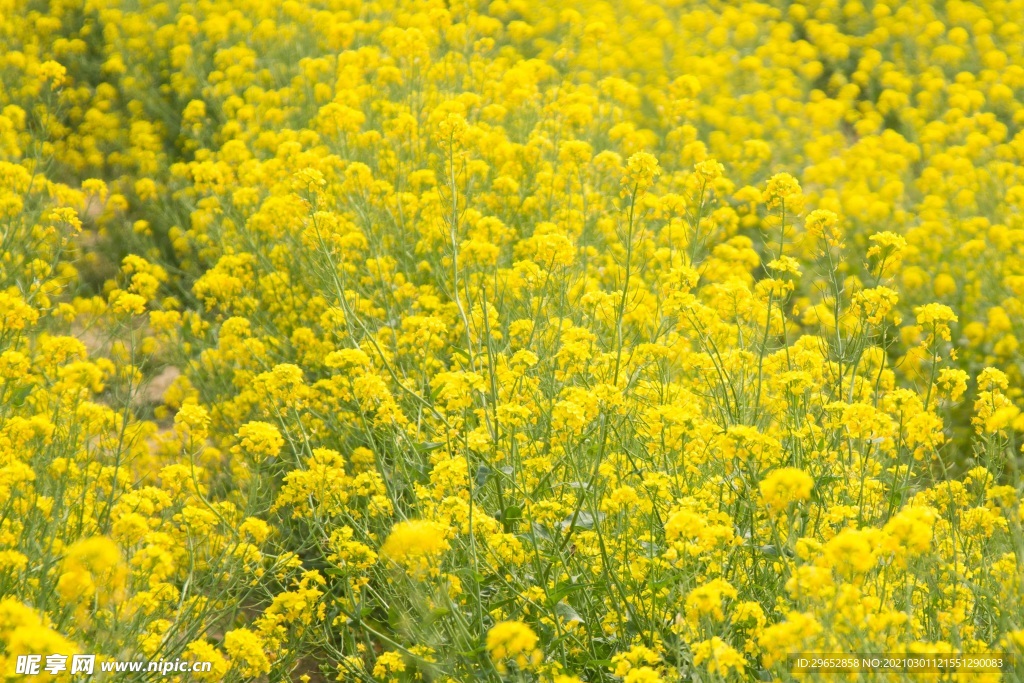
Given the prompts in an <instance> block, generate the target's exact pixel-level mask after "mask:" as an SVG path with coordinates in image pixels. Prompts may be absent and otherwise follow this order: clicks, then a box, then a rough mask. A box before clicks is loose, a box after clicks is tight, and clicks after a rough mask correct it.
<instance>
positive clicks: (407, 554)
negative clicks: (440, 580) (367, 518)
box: [380, 519, 450, 574]
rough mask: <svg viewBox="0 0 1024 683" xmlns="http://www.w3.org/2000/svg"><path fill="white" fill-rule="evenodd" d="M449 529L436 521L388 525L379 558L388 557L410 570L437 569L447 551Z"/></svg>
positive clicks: (417, 571)
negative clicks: (388, 529)
mask: <svg viewBox="0 0 1024 683" xmlns="http://www.w3.org/2000/svg"><path fill="white" fill-rule="evenodd" d="M447 534H448V529H447V528H446V527H444V526H442V525H441V524H438V523H437V522H431V521H427V520H418V519H417V520H409V521H407V522H399V523H398V524H396V525H395V526H393V527H392V528H391V533H390V534H388V537H387V540H385V541H384V544H383V545H381V547H380V555H381V557H382V558H384V559H387V560H391V561H393V562H395V563H396V564H398V565H400V566H402V567H404V568H405V569H407V570H408V571H409V572H411V573H414V574H415V573H422V572H425V571H428V570H429V571H431V572H436V571H437V569H438V565H439V563H440V560H441V557H442V556H443V555H444V553H445V551H447V550H448V548H449V547H450V546H449V543H448V538H447Z"/></svg>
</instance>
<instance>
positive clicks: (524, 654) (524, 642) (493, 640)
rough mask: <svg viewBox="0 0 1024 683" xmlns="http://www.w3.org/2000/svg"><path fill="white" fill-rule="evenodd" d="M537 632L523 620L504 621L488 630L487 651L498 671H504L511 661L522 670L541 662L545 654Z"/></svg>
mask: <svg viewBox="0 0 1024 683" xmlns="http://www.w3.org/2000/svg"><path fill="white" fill-rule="evenodd" d="M537 640H538V638H537V634H536V633H534V632H533V629H531V628H530V627H529V626H527V625H526V624H524V623H523V622H521V621H503V622H500V623H497V624H495V625H494V626H492V627H491V628H490V630H488V631H487V651H488V652H489V653H490V655H491V661H493V662H494V665H495V667H496V668H497V669H498V671H501V672H504V671H505V670H506V667H507V664H508V663H509V662H515V664H516V666H517V667H519V668H520V669H522V670H529V669H532V668H534V667H536V666H537V665H538V664H540V662H541V660H542V659H543V657H544V655H543V653H542V652H541V651H540V649H539V648H538V647H537Z"/></svg>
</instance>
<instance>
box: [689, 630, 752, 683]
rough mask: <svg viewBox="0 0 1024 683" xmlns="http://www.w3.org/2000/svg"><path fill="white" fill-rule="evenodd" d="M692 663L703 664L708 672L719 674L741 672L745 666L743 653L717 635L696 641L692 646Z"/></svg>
mask: <svg viewBox="0 0 1024 683" xmlns="http://www.w3.org/2000/svg"><path fill="white" fill-rule="evenodd" d="M693 663H694V664H696V665H697V666H700V665H702V664H703V665H705V666H706V667H707V670H708V672H709V673H711V674H719V675H721V676H729V675H730V674H732V673H738V674H739V673H743V670H744V669H745V668H746V666H747V660H746V659H744V658H743V655H741V654H740V653H739V652H738V651H737V650H736V649H735V648H733V647H732V646H731V645H729V644H728V643H726V642H725V641H724V640H722V639H721V638H719V637H718V636H714V637H713V638H711V639H710V640H704V641H701V642H699V643H697V645H696V646H695V647H694V648H693Z"/></svg>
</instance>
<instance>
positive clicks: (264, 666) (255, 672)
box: [224, 628, 270, 678]
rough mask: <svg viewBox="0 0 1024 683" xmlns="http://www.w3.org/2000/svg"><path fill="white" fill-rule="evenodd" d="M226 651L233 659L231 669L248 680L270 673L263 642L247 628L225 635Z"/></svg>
mask: <svg viewBox="0 0 1024 683" xmlns="http://www.w3.org/2000/svg"><path fill="white" fill-rule="evenodd" d="M224 651H225V652H227V653H228V657H229V658H230V659H231V669H232V670H234V671H237V672H238V673H239V674H241V675H242V676H245V677H246V678H256V677H257V676H260V675H262V674H265V673H268V672H269V671H270V660H269V659H268V658H267V654H266V652H264V651H263V642H262V641H261V640H260V637H259V636H258V635H256V634H255V633H253V632H252V631H250V630H249V629H247V628H238V629H234V630H233V631H228V632H227V633H225V634H224Z"/></svg>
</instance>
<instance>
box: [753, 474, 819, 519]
mask: <svg viewBox="0 0 1024 683" xmlns="http://www.w3.org/2000/svg"><path fill="white" fill-rule="evenodd" d="M813 487H814V480H813V479H811V475H809V474H807V473H806V472H804V471H803V470H801V469H797V468H795V467H780V468H779V469H777V470H773V471H772V472H771V474H769V475H768V476H767V477H765V478H764V480H763V481H761V484H760V486H759V488H760V490H761V497H762V498H763V499H764V502H765V504H766V505H768V507H769V508H771V509H772V510H782V509H785V508H786V507H788V506H789V505H790V504H792V503H798V502H801V501H805V500H808V499H809V498H810V497H811V489H812V488H813Z"/></svg>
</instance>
